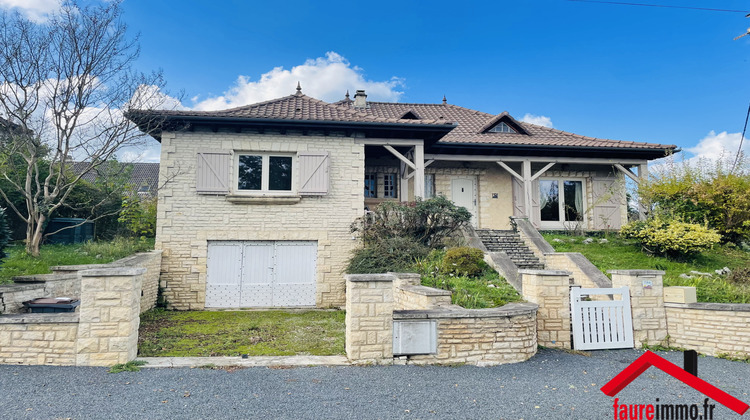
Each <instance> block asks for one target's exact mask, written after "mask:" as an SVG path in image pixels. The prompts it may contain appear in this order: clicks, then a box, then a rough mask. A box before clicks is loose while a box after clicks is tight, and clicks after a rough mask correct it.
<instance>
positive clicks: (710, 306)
mask: <svg viewBox="0 0 750 420" xmlns="http://www.w3.org/2000/svg"><path fill="white" fill-rule="evenodd" d="M664 306H665V307H667V308H680V309H702V310H707V311H733V312H750V303H715V302H696V303H672V302H664Z"/></svg>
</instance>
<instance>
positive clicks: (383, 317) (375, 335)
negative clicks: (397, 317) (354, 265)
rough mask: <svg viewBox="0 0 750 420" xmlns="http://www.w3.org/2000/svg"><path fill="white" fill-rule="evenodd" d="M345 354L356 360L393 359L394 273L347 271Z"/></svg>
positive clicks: (378, 360)
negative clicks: (355, 272) (354, 272)
mask: <svg viewBox="0 0 750 420" xmlns="http://www.w3.org/2000/svg"><path fill="white" fill-rule="evenodd" d="M344 277H345V278H346V356H347V357H348V358H349V360H351V361H352V362H354V363H392V361H393V307H394V303H393V280H394V277H395V276H393V275H392V274H347V275H346V276H344Z"/></svg>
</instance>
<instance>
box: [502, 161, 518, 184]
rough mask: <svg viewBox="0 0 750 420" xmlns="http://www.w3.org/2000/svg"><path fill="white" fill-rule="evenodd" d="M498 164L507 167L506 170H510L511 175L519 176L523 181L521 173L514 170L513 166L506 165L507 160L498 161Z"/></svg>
mask: <svg viewBox="0 0 750 420" xmlns="http://www.w3.org/2000/svg"><path fill="white" fill-rule="evenodd" d="M497 164H498V165H500V166H502V167H503V169H505V170H506V171H508V172H510V174H511V175H513V176H514V177H516V178H518V179H519V180H520V181H523V177H522V176H521V175H519V174H518V172H516V171H514V170H513V168H511V167H510V166H508V165H506V164H505V162H502V161H497Z"/></svg>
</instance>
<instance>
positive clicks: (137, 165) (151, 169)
mask: <svg viewBox="0 0 750 420" xmlns="http://www.w3.org/2000/svg"><path fill="white" fill-rule="evenodd" d="M90 166H91V165H90V164H89V163H88V162H73V164H72V171H73V173H74V174H76V175H78V174H80V173H81V172H83V171H86V170H88V172H86V173H85V174H83V176H82V177H81V178H82V179H83V180H85V181H88V182H92V183H93V182H96V181H97V179H100V180H101V179H107V178H110V177H113V176H120V175H125V176H127V179H126V181H125V183H126V185H127V186H128V189H129V190H131V191H132V192H134V193H136V194H138V196H139V197H141V198H149V197H155V196H156V191H157V190H158V188H159V163H158V162H128V163H121V162H107V163H106V164H105V165H102V166H97V167H95V168H90Z"/></svg>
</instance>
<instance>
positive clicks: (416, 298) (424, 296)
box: [393, 285, 451, 311]
mask: <svg viewBox="0 0 750 420" xmlns="http://www.w3.org/2000/svg"><path fill="white" fill-rule="evenodd" d="M393 298H394V300H395V309H396V310H397V311H398V310H404V309H434V308H439V307H444V306H449V305H450V304H451V292H449V291H447V290H440V289H434V288H432V287H425V286H411V285H404V286H401V287H394V291H393Z"/></svg>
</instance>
